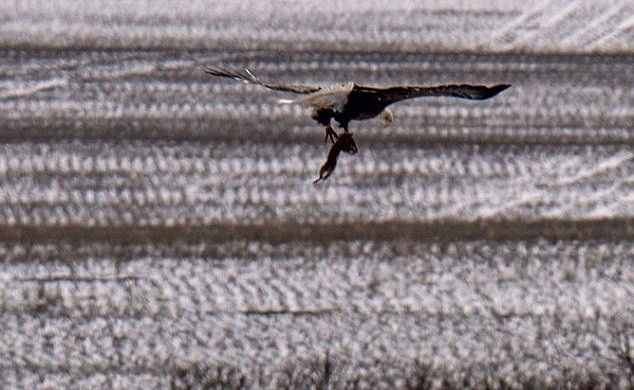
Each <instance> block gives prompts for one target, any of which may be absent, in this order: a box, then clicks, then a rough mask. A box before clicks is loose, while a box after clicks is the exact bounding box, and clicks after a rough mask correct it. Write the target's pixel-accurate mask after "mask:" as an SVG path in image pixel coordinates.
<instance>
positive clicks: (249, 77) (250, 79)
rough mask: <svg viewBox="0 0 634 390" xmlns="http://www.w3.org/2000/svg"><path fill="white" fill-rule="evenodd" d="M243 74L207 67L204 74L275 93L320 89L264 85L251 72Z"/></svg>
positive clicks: (310, 91)
mask: <svg viewBox="0 0 634 390" xmlns="http://www.w3.org/2000/svg"><path fill="white" fill-rule="evenodd" d="M244 72H245V73H242V72H237V71H235V70H231V69H223V68H218V67H215V66H208V67H207V68H205V73H208V74H210V75H213V76H220V77H229V78H232V79H235V80H240V81H244V82H246V83H253V84H258V85H261V86H263V87H266V88H269V89H274V90H276V91H284V92H293V93H302V94H309V93H312V92H317V91H319V90H320V89H321V88H320V87H314V86H311V85H294V84H272V83H265V82H263V81H262V80H260V79H258V78H257V77H255V76H254V75H253V74H252V73H251V72H249V70H248V69H245V70H244Z"/></svg>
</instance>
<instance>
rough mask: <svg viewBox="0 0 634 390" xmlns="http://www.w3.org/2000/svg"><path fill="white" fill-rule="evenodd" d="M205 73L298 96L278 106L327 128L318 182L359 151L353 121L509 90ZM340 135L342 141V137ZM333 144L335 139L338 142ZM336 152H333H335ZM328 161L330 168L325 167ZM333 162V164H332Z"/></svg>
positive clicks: (212, 68) (228, 71)
mask: <svg viewBox="0 0 634 390" xmlns="http://www.w3.org/2000/svg"><path fill="white" fill-rule="evenodd" d="M205 73H208V74H210V75H212V76H219V77H228V78H232V79H235V80H239V81H243V82H246V83H251V84H257V85H261V86H263V87H265V88H268V89H271V90H275V91H282V92H291V93H294V94H297V95H301V96H299V97H298V98H296V99H281V100H279V101H278V102H279V103H281V104H301V105H303V106H305V107H308V108H310V109H311V118H312V119H314V120H315V121H317V123H319V124H321V125H323V126H325V127H326V137H325V138H324V141H328V139H330V141H331V142H332V143H333V149H331V153H330V154H329V156H334V159H331V158H330V157H329V158H328V160H327V162H326V163H325V164H324V165H323V166H322V168H321V170H320V178H319V179H317V181H319V180H324V179H326V178H327V177H328V176H329V175H330V174H331V173H332V171H333V170H334V165H336V156H337V155H338V154H339V151H341V150H343V151H346V152H348V153H351V154H354V153H356V152H357V151H358V149H357V147H356V144H355V143H354V139H353V138H352V137H351V136H352V133H350V131H349V129H348V127H349V124H350V122H351V121H353V120H366V119H372V118H376V117H378V116H381V118H382V119H383V123H384V125H385V126H388V125H389V124H391V123H392V121H393V120H394V116H393V114H392V111H390V110H389V109H388V108H387V107H388V106H390V105H391V104H394V103H396V102H400V101H401V100H406V99H413V98H418V97H430V96H447V97H455V98H462V99H470V100H485V99H489V98H492V97H494V96H495V95H497V94H499V93H500V92H502V91H504V90H505V89H507V88H509V87H510V84H495V85H491V86H486V85H478V84H445V85H436V86H410V85H398V86H391V87H372V86H365V85H359V84H356V83H354V82H347V83H343V84H335V85H331V86H327V87H320V86H311V85H301V84H276V83H270V82H265V81H262V80H260V79H259V78H257V77H255V76H254V75H253V74H252V73H251V72H250V71H249V70H248V69H246V68H245V69H244V72H240V71H236V70H232V69H226V68H221V67H215V66H208V67H206V68H205ZM333 119H334V121H336V122H337V123H338V125H339V128H341V129H343V133H342V134H338V133H337V132H336V131H335V130H334V129H333V127H332V121H333ZM342 136H343V138H342ZM340 139H341V141H340V142H338V143H337V142H335V140H338V141H339V140H340ZM334 152H336V153H334ZM329 161H330V165H329V166H326V165H327V164H328V162H329ZM333 162H334V165H333V164H332V163H333Z"/></svg>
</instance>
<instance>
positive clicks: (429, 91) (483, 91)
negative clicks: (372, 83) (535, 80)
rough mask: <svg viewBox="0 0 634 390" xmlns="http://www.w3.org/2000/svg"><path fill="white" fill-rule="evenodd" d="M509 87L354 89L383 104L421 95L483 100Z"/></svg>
mask: <svg viewBox="0 0 634 390" xmlns="http://www.w3.org/2000/svg"><path fill="white" fill-rule="evenodd" d="M508 87H510V85H509V84H497V85H493V86H491V87H488V86H486V85H472V84H448V85H438V86H433V87H412V86H402V87H388V88H374V87H364V86H358V85H355V88H354V91H356V92H360V93H367V94H369V95H373V96H374V97H375V98H376V99H379V100H380V101H381V102H383V103H385V104H392V103H395V102H398V101H400V100H404V99H411V98H417V97H423V96H450V97H457V98H463V99H475V100H483V99H488V98H491V97H493V96H495V95H497V94H498V93H500V92H502V91H504V90H505V89H507V88H508Z"/></svg>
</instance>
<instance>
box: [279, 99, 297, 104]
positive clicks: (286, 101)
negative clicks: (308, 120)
mask: <svg viewBox="0 0 634 390" xmlns="http://www.w3.org/2000/svg"><path fill="white" fill-rule="evenodd" d="M277 103H278V104H293V103H297V102H296V101H295V100H293V99H279V100H278V101H277Z"/></svg>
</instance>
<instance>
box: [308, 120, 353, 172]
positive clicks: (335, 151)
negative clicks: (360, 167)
mask: <svg viewBox="0 0 634 390" xmlns="http://www.w3.org/2000/svg"><path fill="white" fill-rule="evenodd" d="M334 136H335V137H336V138H337V141H335V143H334V144H332V146H331V147H330V152H328V158H327V159H326V162H325V163H323V165H322V166H321V168H320V169H319V177H318V178H317V180H315V181H313V184H316V183H318V182H320V181H322V180H326V179H327V178H328V176H330V175H331V174H332V172H333V171H334V170H335V167H336V166H337V158H338V157H339V153H341V152H342V151H343V152H347V153H350V154H356V153H357V152H358V151H359V148H357V143H356V142H354V138H352V133H351V132H349V131H346V132H343V133H341V134H340V135H337V133H334Z"/></svg>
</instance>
